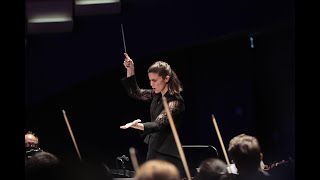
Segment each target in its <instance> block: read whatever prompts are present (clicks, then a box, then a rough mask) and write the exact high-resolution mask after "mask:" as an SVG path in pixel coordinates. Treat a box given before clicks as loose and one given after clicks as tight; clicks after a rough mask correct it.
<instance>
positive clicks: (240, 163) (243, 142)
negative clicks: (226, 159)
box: [228, 134, 262, 174]
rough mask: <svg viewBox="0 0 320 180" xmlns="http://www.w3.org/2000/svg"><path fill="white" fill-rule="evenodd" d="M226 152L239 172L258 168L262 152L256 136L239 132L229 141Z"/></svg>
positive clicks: (248, 171)
mask: <svg viewBox="0 0 320 180" xmlns="http://www.w3.org/2000/svg"><path fill="white" fill-rule="evenodd" d="M228 153H229V156H230V158H231V159H232V160H233V162H234V164H235V165H236V167H237V169H238V172H239V174H244V173H250V172H255V171H257V170H258V169H259V168H260V161H261V160H262V153H261V149H260V145H259V142H258V140H257V138H255V137H253V136H249V135H246V134H240V135H238V136H235V137H234V138H232V139H231V140H230V142H229V149H228Z"/></svg>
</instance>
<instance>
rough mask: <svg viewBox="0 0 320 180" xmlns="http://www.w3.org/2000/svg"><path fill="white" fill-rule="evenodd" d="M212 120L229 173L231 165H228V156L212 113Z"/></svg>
mask: <svg viewBox="0 0 320 180" xmlns="http://www.w3.org/2000/svg"><path fill="white" fill-rule="evenodd" d="M212 121H213V125H214V127H215V129H216V132H217V135H218V138H219V142H220V145H221V148H222V151H223V154H224V157H225V158H226V162H227V165H228V167H229V168H230V169H229V168H227V169H228V172H229V173H231V166H230V162H229V158H228V156H227V152H226V148H225V147H224V144H223V141H222V137H221V134H220V131H219V127H218V124H217V121H216V118H215V117H214V115H213V114H212Z"/></svg>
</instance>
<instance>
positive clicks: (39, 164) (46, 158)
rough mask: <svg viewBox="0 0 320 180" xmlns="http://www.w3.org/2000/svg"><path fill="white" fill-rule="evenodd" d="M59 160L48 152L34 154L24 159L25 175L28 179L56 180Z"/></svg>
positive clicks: (58, 172) (59, 171)
mask: <svg viewBox="0 0 320 180" xmlns="http://www.w3.org/2000/svg"><path fill="white" fill-rule="evenodd" d="M60 165H61V164H60V160H59V159H58V158H57V157H56V156H55V155H53V154H51V153H49V152H44V151H43V152H39V153H36V154H34V155H33V156H32V157H31V158H30V159H29V160H28V161H25V177H26V179H30V180H38V179H39V180H40V179H48V180H56V179H59V177H60V175H61V169H60Z"/></svg>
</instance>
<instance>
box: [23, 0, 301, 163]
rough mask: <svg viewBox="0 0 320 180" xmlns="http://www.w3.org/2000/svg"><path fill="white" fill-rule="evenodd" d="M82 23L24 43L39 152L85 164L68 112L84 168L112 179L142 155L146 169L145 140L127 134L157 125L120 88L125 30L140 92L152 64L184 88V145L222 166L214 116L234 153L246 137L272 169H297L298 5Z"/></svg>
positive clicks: (157, 6)
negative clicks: (235, 141) (102, 170)
mask: <svg viewBox="0 0 320 180" xmlns="http://www.w3.org/2000/svg"><path fill="white" fill-rule="evenodd" d="M74 21H75V22H74V23H75V24H74V30H73V32H68V33H56V34H34V35H26V40H27V43H26V52H25V54H26V55H25V122H26V124H25V131H27V130H31V131H33V132H35V133H36V135H37V136H38V137H39V138H40V144H41V147H42V149H44V150H47V151H49V152H52V153H54V154H56V155H57V156H58V157H60V158H61V159H65V160H70V159H71V160H72V159H77V158H78V157H77V153H76V150H75V147H74V145H73V142H72V139H71V136H70V133H69V131H68V128H67V126H66V123H65V120H64V118H63V114H62V110H65V111H66V113H67V116H68V120H69V123H70V125H71V128H72V131H73V134H74V137H75V139H76V141H77V145H78V147H79V150H80V153H81V155H82V158H83V159H90V160H98V161H102V162H105V163H106V164H107V165H108V166H110V167H111V168H114V167H115V159H116V157H117V156H121V155H123V154H126V155H127V156H128V155H129V152H128V149H129V148H130V147H135V148H136V149H137V150H138V153H139V154H138V155H139V160H140V161H141V162H142V161H143V160H144V157H145V152H146V145H145V144H144V143H143V138H142V137H140V136H139V135H138V132H137V130H134V129H129V130H120V129H119V126H120V125H123V124H125V123H127V122H130V121H132V120H134V119H137V118H140V119H142V120H143V121H148V120H149V104H148V103H143V102H139V101H135V100H133V99H131V98H129V97H128V96H127V94H126V92H125V89H124V88H123V86H122V84H121V81H120V79H121V78H122V77H124V76H125V75H126V70H125V68H124V67H123V64H122V63H123V59H124V56H123V52H124V47H123V42H122V35H121V26H120V24H121V23H122V24H123V25H124V32H125V39H126V47H127V51H128V53H129V55H130V56H131V58H132V59H133V60H134V62H135V70H136V76H137V80H138V83H139V85H140V87H143V88H149V87H150V86H149V81H148V76H147V68H148V67H149V66H150V65H151V64H152V63H153V62H154V61H156V60H164V61H167V62H168V63H169V64H170V65H171V66H172V68H173V69H174V70H175V72H176V73H177V75H178V76H179V78H180V80H181V81H182V83H183V86H184V91H183V92H182V96H183V97H184V99H185V104H186V113H185V117H184V124H183V125H182V127H181V129H180V130H179V136H180V140H181V142H182V144H189V145H192V144H204V145H213V146H214V147H216V148H217V149H218V151H219V153H220V154H221V156H222V158H223V154H222V150H221V146H220V143H219V140H218V137H217V133H216V131H215V129H214V126H213V123H212V118H211V114H214V116H215V117H216V120H217V123H218V125H219V129H220V133H221V136H222V138H223V141H224V145H225V147H226V148H227V147H228V142H229V140H230V139H231V138H232V137H234V136H236V135H238V134H240V133H246V134H249V135H253V136H256V137H257V138H258V139H259V141H260V144H261V147H262V151H263V153H264V159H265V163H269V162H273V161H280V160H282V159H288V158H289V157H292V158H294V157H295V52H294V51H295V38H294V37H295V36H294V34H295V32H294V27H295V25H294V3H293V1H290V0H284V1H281V2H278V1H275V0H269V1H266V0H263V1H251V0H247V1H236V0H231V1H192V0H184V1H181V0H176V1H172V0H171V1H170V0H162V1H160V0H155V1H150V0H149V1H147V0H139V1H138V0H125V1H122V13H121V14H113V15H94V16H82V17H76V18H75V20H74ZM250 36H251V37H253V43H254V48H251V46H250V45H251V44H250V39H249V38H250Z"/></svg>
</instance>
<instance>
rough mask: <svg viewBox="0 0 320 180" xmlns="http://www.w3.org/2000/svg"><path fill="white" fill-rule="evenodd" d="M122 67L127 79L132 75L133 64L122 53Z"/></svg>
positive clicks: (126, 55)
mask: <svg viewBox="0 0 320 180" xmlns="http://www.w3.org/2000/svg"><path fill="white" fill-rule="evenodd" d="M124 57H125V58H124V61H123V65H124V67H125V68H126V69H127V77H130V76H132V75H134V63H133V61H132V59H131V58H130V57H129V55H128V54H127V53H124Z"/></svg>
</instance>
